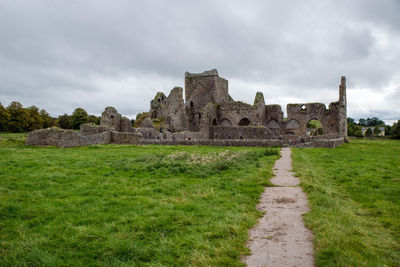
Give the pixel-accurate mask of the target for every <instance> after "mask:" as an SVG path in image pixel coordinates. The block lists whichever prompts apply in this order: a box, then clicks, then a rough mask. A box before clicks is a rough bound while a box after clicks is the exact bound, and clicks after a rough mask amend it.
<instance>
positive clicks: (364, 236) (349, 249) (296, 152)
mask: <svg viewBox="0 0 400 267" xmlns="http://www.w3.org/2000/svg"><path fill="white" fill-rule="evenodd" d="M292 157H293V160H294V170H295V171H296V172H297V174H298V175H299V176H300V178H301V181H302V186H303V188H304V189H305V191H306V193H307V195H308V197H309V201H310V205H311V212H310V213H308V214H306V215H305V216H304V218H305V221H306V224H307V226H308V227H309V228H310V229H311V230H312V231H313V232H314V235H315V240H314V245H315V251H316V253H315V258H316V263H317V265H318V266H400V141H395V140H352V141H351V143H350V144H344V145H342V146H340V147H338V148H335V149H325V148H318V149H293V154H292Z"/></svg>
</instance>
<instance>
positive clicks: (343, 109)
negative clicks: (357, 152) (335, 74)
mask: <svg viewBox="0 0 400 267" xmlns="http://www.w3.org/2000/svg"><path fill="white" fill-rule="evenodd" d="M346 98H347V97H346V77H345V76H342V78H341V80H340V85H339V133H340V134H342V135H344V137H345V138H347V99H346Z"/></svg>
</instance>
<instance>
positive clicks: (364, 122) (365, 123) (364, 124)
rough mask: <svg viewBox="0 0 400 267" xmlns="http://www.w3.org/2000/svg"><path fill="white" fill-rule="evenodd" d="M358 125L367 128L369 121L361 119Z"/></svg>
mask: <svg viewBox="0 0 400 267" xmlns="http://www.w3.org/2000/svg"><path fill="white" fill-rule="evenodd" d="M358 124H359V125H361V126H367V121H366V120H365V119H359V120H358Z"/></svg>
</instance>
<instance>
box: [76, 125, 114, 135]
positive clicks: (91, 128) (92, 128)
mask: <svg viewBox="0 0 400 267" xmlns="http://www.w3.org/2000/svg"><path fill="white" fill-rule="evenodd" d="M107 131H110V127H108V126H104V125H94V124H82V125H81V129H80V133H81V134H82V135H91V134H99V133H104V132H107Z"/></svg>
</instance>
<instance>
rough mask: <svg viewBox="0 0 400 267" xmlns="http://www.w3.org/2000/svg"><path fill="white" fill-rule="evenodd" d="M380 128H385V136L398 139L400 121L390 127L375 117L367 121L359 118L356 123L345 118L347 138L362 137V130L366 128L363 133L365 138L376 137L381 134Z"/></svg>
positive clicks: (351, 119)
mask: <svg viewBox="0 0 400 267" xmlns="http://www.w3.org/2000/svg"><path fill="white" fill-rule="evenodd" d="M380 127H384V128H385V135H386V136H390V137H392V138H395V139H400V120H398V121H397V123H396V122H395V123H394V124H393V125H392V126H390V125H386V124H385V122H384V121H382V120H380V119H379V118H377V117H373V118H367V119H363V118H361V119H359V120H358V122H356V121H355V120H354V119H353V118H347V134H348V135H349V136H355V137H362V136H363V132H362V128H367V129H366V131H365V135H366V136H378V135H379V134H380V133H381V131H380V129H379V128H380ZM372 128H373V130H372Z"/></svg>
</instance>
